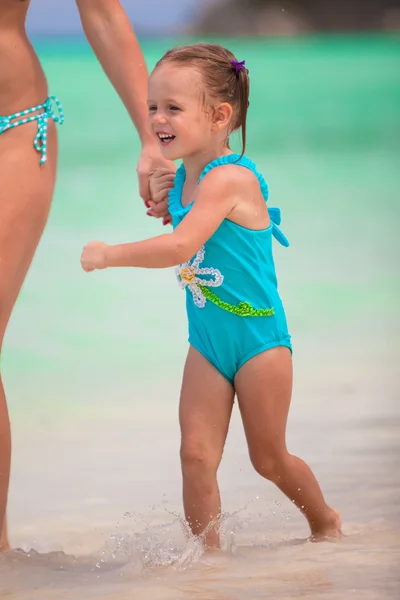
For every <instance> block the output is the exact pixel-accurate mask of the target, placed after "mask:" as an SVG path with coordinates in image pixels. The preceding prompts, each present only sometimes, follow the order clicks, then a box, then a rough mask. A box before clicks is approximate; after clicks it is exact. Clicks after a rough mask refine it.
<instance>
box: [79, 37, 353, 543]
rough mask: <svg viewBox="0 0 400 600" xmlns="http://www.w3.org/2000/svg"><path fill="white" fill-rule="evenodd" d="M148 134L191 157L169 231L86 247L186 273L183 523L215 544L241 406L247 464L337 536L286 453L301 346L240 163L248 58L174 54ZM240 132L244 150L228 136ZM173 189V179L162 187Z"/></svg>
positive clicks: (160, 66) (92, 257)
mask: <svg viewBox="0 0 400 600" xmlns="http://www.w3.org/2000/svg"><path fill="white" fill-rule="evenodd" d="M148 106H149V124H150V127H151V130H152V132H153V134H154V136H155V137H156V138H157V139H158V141H159V144H160V147H161V149H162V152H163V154H164V157H165V158H166V159H168V160H172V161H173V160H176V159H182V161H183V164H182V165H181V166H180V168H179V169H178V171H177V173H176V177H175V182H174V187H173V189H172V190H171V192H170V194H169V212H170V215H171V217H172V225H173V232H172V233H166V234H164V235H160V236H157V237H155V238H152V239H148V240H144V241H140V242H134V243H130V244H121V245H116V246H108V245H107V244H105V243H102V242H91V243H89V244H87V245H86V246H85V248H84V249H83V253H82V257H81V263H82V267H83V269H84V270H85V271H87V272H89V271H93V270H94V269H105V268H107V267H145V268H153V269H160V268H166V267H172V266H176V272H177V277H178V281H179V284H180V286H181V287H182V288H184V289H185V291H186V300H187V301H186V307H187V316H188V323H189V344H190V346H189V352H188V356H187V360H186V365H185V369H184V375H183V382H182V390H181V398H180V407H179V418H180V426H181V434H182V442H181V463H182V474H183V503H184V509H185V517H186V519H187V522H188V524H189V526H190V528H191V530H192V532H193V534H195V535H201V534H203V537H204V542H205V544H206V545H207V546H209V547H218V546H219V529H218V517H219V515H220V513H221V504H220V495H219V489H218V484H217V470H218V466H219V464H220V461H221V458H222V453H223V448H224V444H225V440H226V436H227V432H228V427H229V421H230V418H231V412H232V407H233V402H234V396H235V394H236V395H237V400H238V405H239V409H240V413H241V417H242V420H243V425H244V429H245V433H246V438H247V443H248V448H249V454H250V459H251V462H252V464H253V466H254V468H255V469H256V471H257V472H258V473H259V474H260V475H262V476H263V477H265V478H266V479H268V480H269V481H272V482H273V483H275V484H276V485H277V486H278V487H279V489H280V490H281V491H282V492H283V493H284V494H286V496H288V498H290V500H291V501H292V502H294V503H295V504H296V506H297V507H298V508H299V509H300V510H301V512H302V513H303V514H304V516H305V517H306V519H307V521H308V523H309V526H310V529H311V539H312V540H321V539H324V538H330V537H335V538H337V537H340V535H341V519H340V516H339V514H338V513H337V512H336V511H335V510H333V509H332V508H330V507H329V506H328V505H327V504H326V503H325V500H324V498H323V495H322V492H321V490H320V488H319V485H318V483H317V481H316V479H315V477H314V475H313V474H312V472H311V470H310V469H309V467H308V466H307V465H306V464H305V463H304V462H303V461H302V460H300V459H299V458H297V457H296V456H293V455H291V454H289V453H288V450H287V448H286V440H285V433H286V432H285V430H286V421H287V416H288V411H289V405H290V401H291V394H292V356H291V340H290V335H289V332H288V328H287V323H286V317H285V312H284V309H283V305H282V301H281V299H280V297H279V294H278V289H277V278H276V273H275V266H274V260H273V255H272V241H273V238H275V239H276V240H277V241H278V242H279V243H280V244H282V245H283V246H288V245H289V243H288V241H287V239H286V237H285V236H284V235H283V233H282V232H281V231H280V229H279V228H278V225H279V224H280V211H279V209H276V208H270V209H268V208H267V205H266V202H267V199H268V186H267V183H266V182H265V180H264V178H263V176H262V175H261V174H260V173H259V172H258V171H257V169H256V166H255V164H254V163H253V162H252V161H251V160H249V159H248V158H246V157H245V156H244V155H243V153H244V150H245V143H246V116H247V108H248V106H249V75H248V70H247V69H246V67H245V61H242V62H238V61H237V60H236V58H235V57H234V55H233V54H232V53H231V52H229V51H228V50H226V49H225V48H222V47H221V46H219V45H214V44H195V45H192V46H186V47H179V48H174V49H172V50H169V51H168V52H167V53H166V54H165V55H164V56H163V58H162V59H161V60H160V61H159V62H158V63H157V65H156V67H155V69H154V71H153V72H152V74H151V77H150V81H149V93H148ZM238 129H241V130H242V141H243V152H242V154H241V155H238V154H233V153H232V151H231V150H230V148H229V135H230V134H231V133H232V132H233V131H235V130H238ZM164 178H165V176H164Z"/></svg>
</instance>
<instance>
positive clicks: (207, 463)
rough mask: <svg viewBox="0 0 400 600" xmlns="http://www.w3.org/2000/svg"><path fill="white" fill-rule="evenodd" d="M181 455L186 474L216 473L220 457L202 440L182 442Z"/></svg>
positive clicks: (183, 471) (184, 473)
mask: <svg viewBox="0 0 400 600" xmlns="http://www.w3.org/2000/svg"><path fill="white" fill-rule="evenodd" d="M180 457H181V465H182V473H183V475H184V476H190V475H194V476H196V477H200V476H204V475H205V474H215V473H216V471H217V469H218V465H219V462H220V457H216V456H215V454H214V453H213V452H212V451H210V449H209V448H207V447H206V446H205V445H204V444H203V443H201V442H182V444H181V451H180Z"/></svg>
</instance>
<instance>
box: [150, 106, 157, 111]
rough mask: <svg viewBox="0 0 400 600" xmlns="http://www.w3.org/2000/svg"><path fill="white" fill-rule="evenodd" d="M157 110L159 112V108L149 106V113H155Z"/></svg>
mask: <svg viewBox="0 0 400 600" xmlns="http://www.w3.org/2000/svg"><path fill="white" fill-rule="evenodd" d="M155 110H157V106H154V105H152V106H149V112H154V111H155Z"/></svg>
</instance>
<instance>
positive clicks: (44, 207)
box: [0, 122, 57, 552]
mask: <svg viewBox="0 0 400 600" xmlns="http://www.w3.org/2000/svg"><path fill="white" fill-rule="evenodd" d="M36 133H37V123H27V124H25V125H21V126H19V127H17V128H16V129H12V130H10V131H7V132H6V133H3V134H2V135H0V182H1V184H0V363H1V349H2V345H3V339H4V334H5V331H6V327H7V324H8V321H9V318H10V315H11V312H12V309H13V307H14V304H15V302H16V299H17V297H18V294H19V291H20V289H21V286H22V284H23V281H24V279H25V276H26V274H27V272H28V269H29V267H30V264H31V262H32V258H33V256H34V253H35V250H36V247H37V245H38V242H39V240H40V237H41V235H42V232H43V229H44V226H45V224H46V221H47V217H48V214H49V209H50V205H51V199H52V197H53V191H54V185H55V177H56V164H57V134H56V130H55V125H54V123H53V122H49V125H48V136H47V141H48V152H47V162H46V163H45V165H43V166H42V167H41V166H40V165H39V161H40V156H41V155H40V154H39V153H38V152H37V151H36V150H35V149H34V148H33V140H34V138H35V135H36ZM10 462H11V432H10V422H9V418H8V411H7V403H6V397H5V392H4V387H3V383H2V380H1V374H0V552H1V551H2V550H6V549H7V548H8V541H7V536H6V532H5V513H6V505H7V494H8V485H9V477H10ZM1 531H2V533H1Z"/></svg>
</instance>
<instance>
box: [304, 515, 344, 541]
mask: <svg viewBox="0 0 400 600" xmlns="http://www.w3.org/2000/svg"><path fill="white" fill-rule="evenodd" d="M341 537H342V518H341V516H340V514H339V513H338V512H337V511H336V510H334V509H333V508H328V509H327V514H326V518H325V520H324V522H323V523H320V524H319V525H318V526H315V525H314V526H312V528H311V536H310V538H309V541H310V542H325V541H330V540H338V539H340V538H341Z"/></svg>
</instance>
